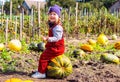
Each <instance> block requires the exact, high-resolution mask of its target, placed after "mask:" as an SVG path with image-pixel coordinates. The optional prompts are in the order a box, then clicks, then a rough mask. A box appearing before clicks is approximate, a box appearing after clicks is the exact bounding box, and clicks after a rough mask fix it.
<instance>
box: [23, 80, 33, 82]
mask: <svg viewBox="0 0 120 82" xmlns="http://www.w3.org/2000/svg"><path fill="white" fill-rule="evenodd" d="M23 82H33V81H32V80H25V81H23Z"/></svg>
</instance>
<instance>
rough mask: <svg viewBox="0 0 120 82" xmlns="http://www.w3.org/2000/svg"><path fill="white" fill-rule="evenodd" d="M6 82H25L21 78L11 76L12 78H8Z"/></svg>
mask: <svg viewBox="0 0 120 82" xmlns="http://www.w3.org/2000/svg"><path fill="white" fill-rule="evenodd" d="M5 82H23V81H22V80H21V79H19V78H11V79H7V80H6V81H5Z"/></svg>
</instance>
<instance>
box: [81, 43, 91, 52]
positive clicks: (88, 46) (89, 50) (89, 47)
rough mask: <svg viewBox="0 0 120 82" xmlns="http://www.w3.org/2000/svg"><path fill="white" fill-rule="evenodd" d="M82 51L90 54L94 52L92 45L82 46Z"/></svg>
mask: <svg viewBox="0 0 120 82" xmlns="http://www.w3.org/2000/svg"><path fill="white" fill-rule="evenodd" d="M81 49H82V50H84V51H88V52H91V51H93V47H92V46H91V45H89V44H83V45H82V46H81Z"/></svg>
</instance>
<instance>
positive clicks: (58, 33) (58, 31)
mask: <svg viewBox="0 0 120 82" xmlns="http://www.w3.org/2000/svg"><path fill="white" fill-rule="evenodd" d="M62 36H63V28H62V27H61V26H60V25H57V26H56V27H54V28H53V37H48V39H47V41H48V42H57V41H58V40H60V39H62Z"/></svg>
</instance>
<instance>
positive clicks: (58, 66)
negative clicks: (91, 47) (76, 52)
mask: <svg viewBox="0 0 120 82" xmlns="http://www.w3.org/2000/svg"><path fill="white" fill-rule="evenodd" d="M71 73H72V64H71V61H70V59H69V58H68V57H67V56H65V55H60V56H58V57H55V58H54V59H52V60H51V62H50V63H49V65H48V67H47V76H48V77H53V78H65V77H67V76H68V75H70V74H71Z"/></svg>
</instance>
